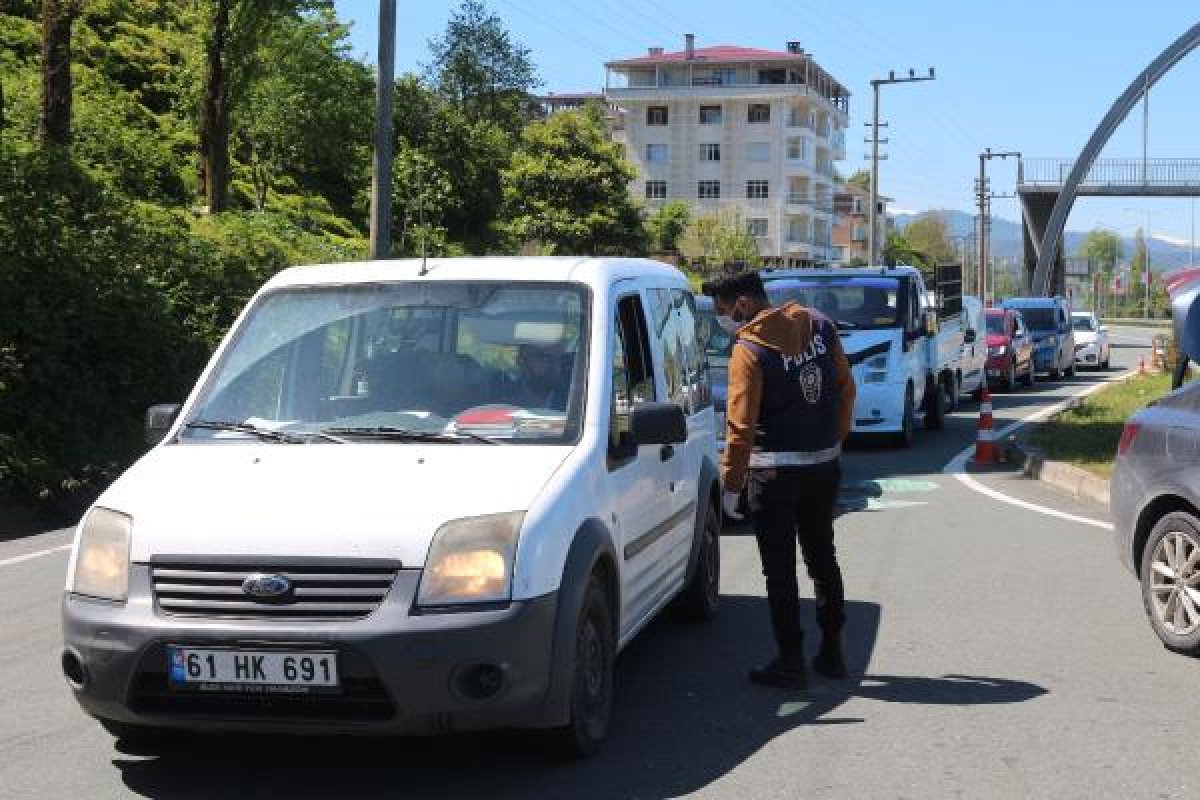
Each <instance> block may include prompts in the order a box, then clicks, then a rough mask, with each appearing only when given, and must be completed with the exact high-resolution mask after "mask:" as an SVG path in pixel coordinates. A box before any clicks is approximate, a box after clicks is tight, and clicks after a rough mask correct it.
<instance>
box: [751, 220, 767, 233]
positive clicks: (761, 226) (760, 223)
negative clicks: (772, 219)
mask: <svg viewBox="0 0 1200 800" xmlns="http://www.w3.org/2000/svg"><path fill="white" fill-rule="evenodd" d="M746 233H748V234H750V235H751V236H766V235H767V221H766V220H765V219H761V218H754V219H748V220H746Z"/></svg>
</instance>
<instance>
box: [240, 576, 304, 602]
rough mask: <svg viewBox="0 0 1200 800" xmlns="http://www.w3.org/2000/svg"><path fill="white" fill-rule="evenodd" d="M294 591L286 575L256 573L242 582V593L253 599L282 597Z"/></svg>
mask: <svg viewBox="0 0 1200 800" xmlns="http://www.w3.org/2000/svg"><path fill="white" fill-rule="evenodd" d="M291 590H292V582H291V581H290V580H288V579H287V577H286V576H284V575H268V574H266V573H262V572H256V573H254V574H253V575H248V576H246V580H244V581H242V591H243V592H245V593H246V594H248V595H250V596H251V597H262V598H272V597H282V596H283V595H285V594H287V593H288V592H290V591H291Z"/></svg>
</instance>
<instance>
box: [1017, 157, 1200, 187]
mask: <svg viewBox="0 0 1200 800" xmlns="http://www.w3.org/2000/svg"><path fill="white" fill-rule="evenodd" d="M1074 166H1075V162H1074V161H1072V160H1071V159H1066V158H1027V159H1024V160H1023V161H1022V162H1021V175H1020V177H1019V178H1018V183H1022V184H1028V185H1038V184H1049V185H1060V184H1062V183H1064V182H1065V181H1066V179H1067V176H1068V175H1069V174H1070V172H1071V168H1072V167H1074ZM1082 185H1083V186H1200V158H1150V159H1146V160H1142V159H1140V158H1101V159H1098V160H1097V161H1096V162H1095V163H1093V164H1092V168H1091V169H1089V170H1088V173H1087V175H1086V177H1084V180H1083V184H1082Z"/></svg>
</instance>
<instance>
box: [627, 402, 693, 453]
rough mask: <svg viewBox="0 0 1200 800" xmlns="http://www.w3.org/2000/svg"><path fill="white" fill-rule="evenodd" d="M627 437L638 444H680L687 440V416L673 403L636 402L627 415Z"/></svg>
mask: <svg viewBox="0 0 1200 800" xmlns="http://www.w3.org/2000/svg"><path fill="white" fill-rule="evenodd" d="M629 438H630V439H631V440H632V441H633V443H634V444H635V445H638V446H641V445H644V444H681V443H683V442H686V441H687V417H685V416H684V414H683V409H682V408H680V407H679V406H677V405H675V404H674V403H638V404H637V405H636V406H634V407H633V411H632V412H631V413H630V415H629Z"/></svg>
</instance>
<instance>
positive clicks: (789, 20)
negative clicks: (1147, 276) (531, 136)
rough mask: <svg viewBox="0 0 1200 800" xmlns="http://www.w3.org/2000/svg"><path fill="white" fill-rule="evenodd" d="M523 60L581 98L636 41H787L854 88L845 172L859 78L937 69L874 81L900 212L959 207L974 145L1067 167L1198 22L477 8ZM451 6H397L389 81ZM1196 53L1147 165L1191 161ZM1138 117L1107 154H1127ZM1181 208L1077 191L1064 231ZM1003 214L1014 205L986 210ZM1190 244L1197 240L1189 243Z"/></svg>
mask: <svg viewBox="0 0 1200 800" xmlns="http://www.w3.org/2000/svg"><path fill="white" fill-rule="evenodd" d="M487 2H488V5H489V7H490V8H491V9H492V10H494V11H495V12H496V13H497V14H498V15H500V16H501V17H502V18H503V19H504V21H505V22H506V24H507V25H508V27H509V29H510V30H511V31H512V33H513V35H514V36H515V38H516V39H517V40H519V41H520V42H522V43H523V44H524V45H525V46H527V47H528V48H529V49H530V50H531V51H532V55H533V58H534V61H535V63H536V64H537V66H538V69H539V74H540V76H541V79H542V83H543V87H542V88H543V90H545V91H568V90H579V89H592V90H596V89H599V88H601V87H603V85H604V66H603V65H604V62H605V61H606V60H612V59H616V58H621V57H627V56H634V55H641V54H643V53H644V52H645V50H646V48H647V47H649V46H662V47H665V48H667V49H668V50H677V49H682V45H683V35H684V33H695V34H696V39H697V45H698V46H705V45H713V44H739V45H746V46H750V47H763V48H770V49H782V47H783V44H784V41H785V40H788V39H798V40H799V41H800V42H801V43H802V44H803V46H804V47H805V49H807V50H808V51H810V52H812V53H814V54H815V57H816V59H817V61H818V62H819V63H820V64H822V65H823V66H824V67H825V68H826V69H828V70H829V71H830V72H832V73H833V74H834V75H835V76H836V77H837V78H838V79H839V80H840V81H841V82H842V83H843V84H844V85H845V86H847V87H848V88H849V89H850V90H851V92H852V93H853V96H852V97H851V101H850V125H851V127H850V130H849V131H848V132H847V137H846V138H847V143H848V147H847V158H846V160H845V161H844V162H842V163H841V164H840V165H839V166H840V167H841V169H842V171H843V172H845V173H847V174H848V173H850V172H853V171H854V170H855V169H857V168H858V167H859V166H860V165H864V164H865V163H866V162H864V161H863V154H864V153H865V152H866V146H865V145H864V144H863V142H862V139H863V137H864V136H865V134H866V129H865V128H864V127H863V123H864V122H866V121H867V120H869V119H870V113H871V89H870V83H869V81H870V80H871V78H873V77H878V76H881V75H883V74H886V72H887V71H888V70H889V69H895V70H897V71H907V70H908V68H909V67H913V68H916V69H917V70H918V71H923V70H924V69H925V68H926V67H928V66H933V67H935V68H936V69H937V75H938V79H937V80H936V81H932V82H926V83H918V84H911V85H899V86H892V87H885V88H884V90H883V91H884V94H883V102H882V109H883V111H882V117H883V119H885V120H887V121H889V122H890V123H891V127H890V129H889V130H888V132H887V134H886V135H887V136H888V138H889V139H890V140H891V141H890V143H889V144H888V145H887V146H886V148H885V150H886V152H887V153H888V160H887V161H885V162H883V164H882V166H881V176H880V187H881V189H882V191H883V192H884V193H885V194H888V195H891V196H892V197H894V198H895V206H896V207H898V208H902V209H913V210H924V209H929V208H956V209H961V210H967V211H969V210H971V209H972V204H973V200H972V182H973V180H974V178H975V176H976V174H977V172H978V168H979V166H978V165H979V161H978V153H979V152H980V150H982V149H983V148H985V147H991V148H993V149H994V150H1019V151H1021V152H1023V153H1025V155H1026V156H1027V157H1064V158H1065V157H1074V156H1075V155H1076V154H1077V153H1078V151H1079V148H1080V147H1081V146H1082V145H1083V144H1084V142H1085V141H1086V140H1087V138H1088V137H1089V136H1090V135H1091V132H1092V130H1093V129H1094V127H1095V126H1096V124H1097V123H1098V122H1099V120H1100V118H1101V117H1102V116H1103V115H1104V113H1105V112H1106V111H1107V110H1108V107H1109V105H1110V104H1111V103H1112V101H1113V100H1114V99H1115V98H1116V96H1117V95H1118V94H1120V93H1121V92H1122V91H1123V90H1124V89H1125V87H1126V86H1127V85H1128V83H1129V82H1130V81H1131V80H1132V79H1133V77H1134V76H1135V75H1136V73H1137V72H1138V71H1140V70H1141V69H1142V68H1143V67H1144V66H1145V65H1146V64H1147V63H1148V62H1149V61H1150V60H1151V59H1152V58H1153V57H1154V56H1156V55H1157V54H1158V53H1159V52H1160V51H1161V50H1162V49H1163V48H1164V47H1166V46H1167V45H1168V44H1169V43H1170V42H1172V41H1174V40H1175V39H1176V38H1177V37H1178V36H1179V35H1181V34H1182V33H1183V32H1184V31H1185V30H1187V29H1188V28H1189V27H1190V26H1191V25H1194V24H1195V23H1196V22H1197V21H1198V20H1200V2H1196V0H1140V1H1139V2H1136V3H1131V2H1127V0H1122V1H1118V0H1040V1H1039V0H906V2H896V0H861V1H860V2H857V3H852V2H846V0H743V1H742V2H733V3H731V2H729V0H487ZM456 5H457V2H456V1H452V0H399V12H398V17H399V18H398V32H397V72H402V71H407V70H419V69H420V65H421V64H423V63H425V62H426V61H428V48H427V42H428V40H429V38H430V37H433V36H437V35H439V34H440V33H441V31H442V30H443V28H444V26H445V23H446V19H447V18H448V16H449V14H450V11H451V9H452V8H453V7H454V6H456ZM337 6H338V10H339V12H340V14H341V16H342V17H343V19H348V20H351V21H353V22H354V32H353V42H354V46H355V49H356V50H357V51H359V52H360V53H361V54H362V55H363V57H365V58H373V54H374V51H375V47H376V40H377V37H378V33H377V30H378V29H377V26H376V14H377V13H378V3H377V2H376V0H337ZM1197 98H1200V52H1198V53H1193V54H1192V55H1191V56H1190V57H1189V58H1188V59H1186V60H1184V61H1183V62H1182V63H1180V64H1179V65H1178V66H1177V67H1176V68H1175V69H1174V70H1173V71H1172V72H1171V73H1169V74H1168V75H1167V76H1166V77H1165V78H1164V79H1163V80H1162V81H1161V82H1160V83H1159V84H1158V86H1157V87H1155V89H1154V90H1152V91H1151V94H1150V137H1149V144H1150V157H1151V158H1154V157H1161V158H1168V157H1197V158H1200V134H1198V133H1197V132H1198V131H1200V101H1198V100H1197ZM1141 130H1142V119H1141V113H1140V110H1139V112H1138V113H1136V114H1134V115H1131V117H1130V119H1129V120H1127V121H1126V123H1125V125H1123V126H1122V129H1121V130H1120V131H1118V133H1117V135H1116V136H1114V138H1113V141H1112V142H1111V143H1110V144H1109V146H1108V148H1107V150H1106V151H1105V153H1104V156H1105V157H1114V158H1117V157H1130V158H1132V157H1140V156H1141V153H1142V136H1141ZM1011 163H1012V162H1008V163H1007V164H1006V162H1002V161H993V162H992V163H991V168H990V174H991V176H992V179H993V180H992V185H993V189H994V190H995V191H997V192H1008V191H1011V190H1012V185H1013V181H1014V178H1015V166H1012V165H1011ZM1191 207H1192V204H1191V201H1189V200H1188V199H1184V198H1178V199H1176V198H1170V199H1157V200H1156V199H1143V198H1113V199H1085V200H1081V201H1079V202H1078V203H1076V206H1075V210H1074V212H1073V214H1072V216H1071V219H1070V221H1069V223H1068V227H1069V228H1072V229H1086V228H1090V227H1093V226H1097V225H1100V226H1105V227H1108V228H1112V229H1113V230H1116V231H1119V232H1121V233H1123V234H1126V235H1130V234H1132V232H1133V231H1134V230H1135V229H1136V228H1137V227H1139V226H1141V225H1144V224H1145V222H1144V221H1145V219H1146V217H1147V214H1148V215H1149V220H1150V231H1151V232H1152V233H1153V234H1155V235H1161V236H1163V237H1169V238H1171V239H1175V240H1186V239H1187V238H1188V237H1189V235H1190V221H1191ZM994 209H995V213H996V214H997V215H998V216H1003V217H1007V218H1009V219H1013V220H1017V219H1019V218H1020V212H1019V208H1018V206H1017V203H1016V201H1015V200H996V201H995V205H994ZM1197 236H1198V238H1200V234H1197Z"/></svg>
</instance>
